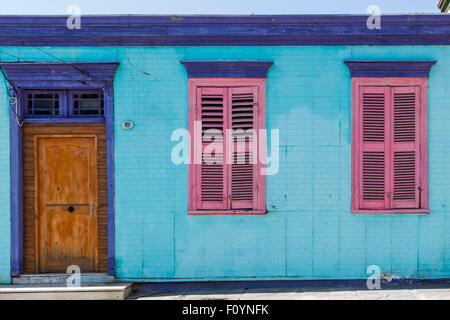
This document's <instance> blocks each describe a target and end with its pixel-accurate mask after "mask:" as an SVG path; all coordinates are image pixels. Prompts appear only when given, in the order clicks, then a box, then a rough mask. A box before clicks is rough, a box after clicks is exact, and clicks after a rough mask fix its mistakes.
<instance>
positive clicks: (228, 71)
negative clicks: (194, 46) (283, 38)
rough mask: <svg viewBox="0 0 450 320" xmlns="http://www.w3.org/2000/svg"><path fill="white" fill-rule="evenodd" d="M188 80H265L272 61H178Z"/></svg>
mask: <svg viewBox="0 0 450 320" xmlns="http://www.w3.org/2000/svg"><path fill="white" fill-rule="evenodd" d="M180 63H181V64H183V65H184V66H185V67H186V70H187V73H188V77H189V78H267V71H268V70H269V68H270V67H271V66H272V65H273V62H272V61H180Z"/></svg>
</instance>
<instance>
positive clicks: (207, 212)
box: [188, 210, 267, 216]
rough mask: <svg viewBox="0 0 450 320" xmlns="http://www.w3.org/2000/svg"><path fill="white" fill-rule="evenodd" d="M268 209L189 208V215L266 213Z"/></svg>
mask: <svg viewBox="0 0 450 320" xmlns="http://www.w3.org/2000/svg"><path fill="white" fill-rule="evenodd" d="M266 213H267V211H261V210H189V211H188V215H193V216H199V215H209V216H211V215H228V216H236V215H265V214H266Z"/></svg>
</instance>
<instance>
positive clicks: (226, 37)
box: [0, 14, 450, 47]
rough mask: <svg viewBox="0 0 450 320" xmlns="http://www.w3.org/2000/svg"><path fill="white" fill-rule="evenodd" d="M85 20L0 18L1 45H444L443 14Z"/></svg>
mask: <svg viewBox="0 0 450 320" xmlns="http://www.w3.org/2000/svg"><path fill="white" fill-rule="evenodd" d="M367 18H368V15H267V16H266V15H263V16H260V15H256V16H224V15H216V16H214V15H204V16H198V15H197V16H138V15H119V16H83V22H82V24H83V27H82V28H81V29H79V30H69V29H68V28H67V27H66V19H67V16H0V47H1V46H281V45H322V46H335V45H448V44H450V16H449V15H446V14H426V15H407V14H404V15H383V18H382V20H383V22H382V23H383V27H382V28H381V29H374V30H370V29H368V28H367V24H366V23H367Z"/></svg>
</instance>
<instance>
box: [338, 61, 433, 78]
mask: <svg viewBox="0 0 450 320" xmlns="http://www.w3.org/2000/svg"><path fill="white" fill-rule="evenodd" d="M344 63H345V64H346V65H347V66H348V68H349V70H350V75H351V77H352V78H387V77H399V78H428V77H429V75H430V69H431V67H432V66H433V65H434V64H435V63H436V61H344Z"/></svg>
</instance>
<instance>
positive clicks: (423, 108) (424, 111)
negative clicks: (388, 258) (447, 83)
mask: <svg viewBox="0 0 450 320" xmlns="http://www.w3.org/2000/svg"><path fill="white" fill-rule="evenodd" d="M365 86H367V87H369V86H373V87H376V86H378V87H383V86H392V87H398V86H402V87H404V86H416V87H419V88H420V105H419V108H420V117H419V126H420V133H419V144H420V146H419V150H420V152H419V153H420V163H419V175H420V180H421V182H422V188H423V198H422V204H421V205H422V207H421V208H418V209H393V208H388V209H360V207H359V206H360V176H359V175H360V170H361V167H360V165H361V161H360V159H359V155H360V147H361V135H360V130H361V126H360V120H359V119H360V112H361V110H360V96H359V92H360V87H365ZM351 114H352V116H351V119H352V120H351V153H352V157H351V159H352V160H351V174H352V177H351V191H352V204H351V213H403V214H405V213H417V214H420V213H430V209H429V207H428V78H352V83H351ZM387 134H388V135H390V134H391V133H390V132H388V133H387Z"/></svg>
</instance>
